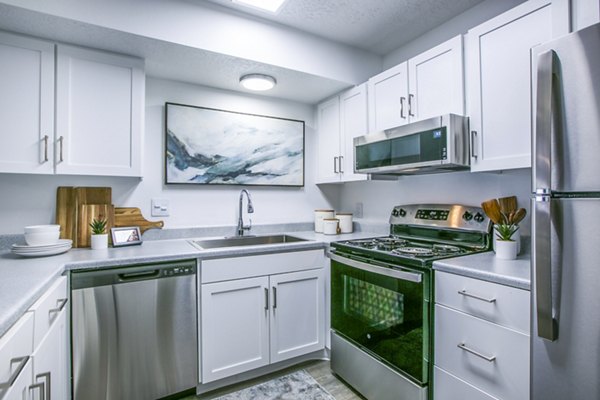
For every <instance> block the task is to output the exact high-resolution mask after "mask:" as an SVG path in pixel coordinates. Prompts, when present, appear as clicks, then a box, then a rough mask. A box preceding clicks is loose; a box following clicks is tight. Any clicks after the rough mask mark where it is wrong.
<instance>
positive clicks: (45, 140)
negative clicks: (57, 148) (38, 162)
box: [44, 135, 49, 162]
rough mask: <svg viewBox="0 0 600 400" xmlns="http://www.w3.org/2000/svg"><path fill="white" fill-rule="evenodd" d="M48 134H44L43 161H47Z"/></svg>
mask: <svg viewBox="0 0 600 400" xmlns="http://www.w3.org/2000/svg"><path fill="white" fill-rule="evenodd" d="M48 139H49V138H48V135H44V162H48Z"/></svg>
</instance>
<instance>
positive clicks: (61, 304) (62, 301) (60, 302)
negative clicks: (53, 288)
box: [48, 299, 67, 314]
mask: <svg viewBox="0 0 600 400" xmlns="http://www.w3.org/2000/svg"><path fill="white" fill-rule="evenodd" d="M56 304H57V305H58V306H57V307H56V308H51V309H49V310H48V314H53V313H59V312H61V311H62V309H63V308H65V304H67V299H58V300H57V301H56Z"/></svg>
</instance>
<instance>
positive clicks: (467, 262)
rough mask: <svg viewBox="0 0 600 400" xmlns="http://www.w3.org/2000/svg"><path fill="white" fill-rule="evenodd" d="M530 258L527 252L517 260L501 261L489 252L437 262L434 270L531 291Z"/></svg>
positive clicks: (434, 264)
mask: <svg viewBox="0 0 600 400" xmlns="http://www.w3.org/2000/svg"><path fill="white" fill-rule="evenodd" d="M529 258H530V257H529V253H528V252H525V254H521V255H519V256H518V257H517V259H516V260H501V259H499V258H497V257H496V254H495V253H494V252H492V251H488V252H486V253H479V254H473V255H470V256H463V257H456V258H448V259H445V260H440V261H435V262H434V263H433V269H435V270H437V271H444V272H450V273H453V274H457V275H463V276H467V277H470V278H476V279H481V280H484V281H489V282H494V283H499V284H502V285H506V286H512V287H515V288H519V289H525V290H529V289H530V286H531V276H530V275H531V266H530V261H529Z"/></svg>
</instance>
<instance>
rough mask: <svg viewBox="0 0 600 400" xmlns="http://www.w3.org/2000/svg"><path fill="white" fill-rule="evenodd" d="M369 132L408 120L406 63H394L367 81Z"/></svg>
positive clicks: (392, 126)
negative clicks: (391, 66)
mask: <svg viewBox="0 0 600 400" xmlns="http://www.w3.org/2000/svg"><path fill="white" fill-rule="evenodd" d="M368 94H369V95H368V98H369V132H378V131H382V130H384V129H388V128H394V127H396V126H400V125H404V124H406V123H407V122H408V63H406V62H404V63H402V64H399V65H396V66H395V67H393V68H390V69H388V70H387V71H384V72H382V73H381V74H379V75H375V76H374V77H372V78H371V79H369V82H368Z"/></svg>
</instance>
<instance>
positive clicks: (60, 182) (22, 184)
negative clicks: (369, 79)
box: [0, 79, 339, 234]
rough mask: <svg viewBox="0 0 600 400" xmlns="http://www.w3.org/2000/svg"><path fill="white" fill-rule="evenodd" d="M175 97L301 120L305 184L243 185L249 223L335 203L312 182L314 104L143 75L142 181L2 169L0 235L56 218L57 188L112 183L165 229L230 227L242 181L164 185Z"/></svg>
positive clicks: (116, 198)
mask: <svg viewBox="0 0 600 400" xmlns="http://www.w3.org/2000/svg"><path fill="white" fill-rule="evenodd" d="M167 101H168V102H175V103H182V104H191V105H197V106H207V107H213V108H220V109H226V110H233V111H242V112H248V113H254V114H262V115H271V116H277V117H283V118H292V119H299V120H303V121H305V122H306V133H305V134H306V147H305V152H306V160H305V165H306V166H305V186H304V187H303V188H272V187H271V188H269V187H248V189H249V190H250V192H251V194H252V197H253V202H254V206H255V212H254V214H253V215H252V221H253V223H254V224H266V223H281V222H308V221H311V220H312V218H313V210H314V209H315V208H322V207H332V204H333V203H337V201H338V197H337V196H338V191H339V190H338V189H337V188H334V187H331V188H326V189H325V191H321V190H319V189H318V188H317V187H316V186H315V185H314V182H315V178H314V177H315V165H316V159H315V157H316V156H315V153H316V151H315V148H314V146H315V124H314V114H313V112H314V111H313V108H312V107H310V106H308V105H304V104H299V103H293V102H289V101H283V100H276V99H275V100H274V99H269V98H264V97H257V96H248V95H242V94H239V93H234V92H228V91H222V90H217V89H212V88H207V87H201V86H192V85H189V84H184V83H180V82H173V81H166V80H159V79H147V81H146V128H145V138H144V139H145V141H144V151H143V154H144V160H143V163H144V167H143V168H144V179H143V180H141V181H140V180H138V179H134V178H109V177H75V176H42V175H26V174H0V192H1V196H0V234H7V233H21V232H22V228H23V226H26V225H33V224H47V223H52V222H53V221H54V212H55V205H56V188H57V187H58V186H110V187H112V188H113V203H114V204H115V205H116V206H129V207H140V208H141V209H142V212H143V214H144V216H145V217H146V218H147V219H162V220H164V221H165V228H179V227H190V226H218V225H232V226H233V225H235V224H236V221H237V204H238V197H239V191H240V189H241V187H239V186H217V187H213V186H208V185H206V186H204V185H193V186H191V187H188V186H183V187H182V186H181V185H165V184H164V183H163V182H164V172H163V170H164V136H165V133H164V103H165V102H167ZM152 197H159V198H167V199H169V200H170V207H171V214H170V216H169V217H161V218H152V217H151V216H150V199H151V198H152Z"/></svg>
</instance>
